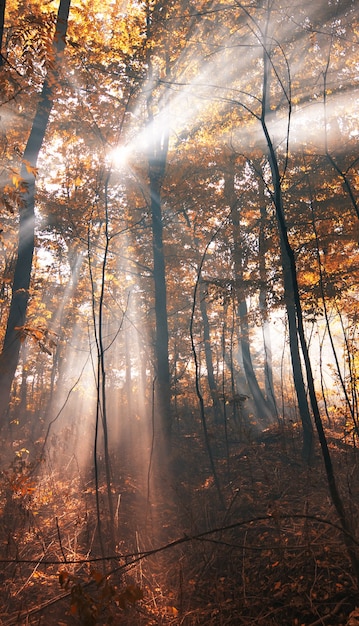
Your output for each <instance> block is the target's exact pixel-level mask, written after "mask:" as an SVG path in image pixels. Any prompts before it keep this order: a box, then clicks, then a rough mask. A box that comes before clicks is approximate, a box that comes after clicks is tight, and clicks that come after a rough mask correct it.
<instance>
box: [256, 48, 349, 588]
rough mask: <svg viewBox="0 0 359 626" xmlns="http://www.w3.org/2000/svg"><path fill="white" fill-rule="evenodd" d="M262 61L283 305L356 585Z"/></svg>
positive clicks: (267, 61)
mask: <svg viewBox="0 0 359 626" xmlns="http://www.w3.org/2000/svg"><path fill="white" fill-rule="evenodd" d="M263 61H264V63H263V68H264V73H263V99H262V115H261V124H262V129H263V133H264V136H265V139H266V143H267V147H268V159H269V164H270V169H271V176H272V183H273V195H272V199H273V202H274V206H275V209H276V216H277V222H278V229H279V233H280V241H281V252H282V261H283V279H284V290H285V293H286V296H287V303H286V304H287V311H288V306H289V310H290V312H291V315H293V317H294V319H293V320H292V324H293V326H294V324H295V327H296V332H295V334H296V337H297V342H298V338H299V340H300V347H301V350H302V354H303V360H304V365H305V372H306V378H307V384H308V393H309V398H310V404H311V408H312V412H313V417H314V422H315V426H316V430H317V433H318V439H319V443H320V446H321V451H322V456H323V461H324V466H325V471H326V476H327V481H328V487H329V493H330V497H331V500H332V503H333V505H334V507H335V509H336V512H337V515H338V517H339V520H340V523H341V526H342V529H343V540H344V543H345V546H346V548H347V553H348V556H349V558H350V561H351V564H352V568H353V572H354V575H355V577H356V580H357V582H358V581H359V557H358V554H357V549H356V546H355V544H354V542H353V541H352V539H351V538H355V532H354V529H353V527H352V524H351V522H350V520H349V518H348V515H347V513H346V510H345V507H344V504H343V501H342V498H341V495H340V492H339V489H338V486H337V482H336V478H335V474H334V469H333V464H332V459H331V456H330V452H329V448H328V442H327V438H326V435H325V432H324V427H323V422H322V419H321V415H320V411H319V406H318V401H317V396H316V392H315V386H314V377H313V372H312V365H311V361H310V357H309V351H308V346H307V342H306V338H305V332H304V322H303V312H302V306H301V301H300V293H299V286H298V280H297V267H296V260H295V256H294V252H293V249H292V247H291V245H290V242H289V238H288V232H287V226H286V220H285V216H284V209H283V197H282V183H281V176H280V172H279V166H278V160H277V154H276V151H275V149H274V146H273V142H272V139H271V136H270V133H269V130H268V127H267V124H266V113H267V107H268V101H267V97H268V89H269V72H270V57H269V51H268V49H267V47H266V45H265V42H264V44H263ZM288 322H289V323H290V321H289V318H288ZM293 331H294V329H293ZM308 410H309V409H308ZM307 435H308V436H310V435H311V433H307ZM311 440H312V436H311ZM309 443H310V446H311V447H310V449H307V450H305V452H306V456H307V458H308V459H309V456H310V453H311V448H312V441H310V442H309Z"/></svg>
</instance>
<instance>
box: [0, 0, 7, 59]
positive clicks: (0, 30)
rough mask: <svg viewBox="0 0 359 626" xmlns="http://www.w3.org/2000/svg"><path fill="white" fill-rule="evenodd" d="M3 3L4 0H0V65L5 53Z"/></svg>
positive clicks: (4, 3)
mask: <svg viewBox="0 0 359 626" xmlns="http://www.w3.org/2000/svg"><path fill="white" fill-rule="evenodd" d="M5 5H6V0H0V67H1V66H2V65H4V63H5V55H4V52H3V38H4V23H5Z"/></svg>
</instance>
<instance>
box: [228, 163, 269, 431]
mask: <svg viewBox="0 0 359 626" xmlns="http://www.w3.org/2000/svg"><path fill="white" fill-rule="evenodd" d="M227 168H228V169H227V171H226V172H225V182H224V193H225V197H226V199H227V201H228V204H229V207H230V212H231V222H232V232H233V263H234V271H235V281H236V285H237V286H238V291H239V304H238V317H239V321H240V342H241V349H242V358H243V367H244V373H245V376H246V379H247V383H248V387H249V391H250V393H251V395H252V398H253V401H254V404H255V407H256V413H257V419H258V420H259V421H260V422H262V423H264V424H268V423H270V422H271V420H272V414H271V411H270V408H269V404H268V403H267V402H266V399H265V398H264V395H263V392H262V390H261V388H260V386H259V384H258V380H257V376H256V374H255V371H254V367H253V361H252V355H251V348H250V337H249V325H248V308H247V302H246V299H245V294H243V287H242V285H243V252H242V243H241V233H240V214H239V206H238V199H237V195H236V192H235V188H234V176H235V155H234V154H229V155H228V159H227Z"/></svg>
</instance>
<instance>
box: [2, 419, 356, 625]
mask: <svg viewBox="0 0 359 626" xmlns="http://www.w3.org/2000/svg"><path fill="white" fill-rule="evenodd" d="M228 435H229V440H228V439H227V444H225V443H218V442H219V440H220V438H218V437H216V430H215V429H213V430H212V433H210V438H211V442H212V451H213V455H214V464H215V468H216V473H217V476H216V480H215V479H214V477H213V471H212V470H211V464H210V463H209V460H208V454H207V453H206V450H205V447H204V445H203V441H202V438H201V437H200V436H198V435H196V434H195V432H192V433H191V432H187V433H186V434H183V433H182V434H181V436H179V435H175V443H174V446H173V449H174V450H175V452H172V453H171V455H170V459H169V461H168V463H167V465H166V467H164V466H161V467H157V468H156V467H155V465H156V464H154V467H153V472H154V474H156V473H157V474H158V476H157V478H159V480H158V481H151V483H148V484H145V483H146V481H145V480H142V481H141V480H140V479H139V478H138V477H137V478H136V477H134V476H136V472H135V470H134V468H135V467H136V464H137V463H138V462H139V458H138V457H136V450H133V449H132V450H130V451H129V450H127V451H126V450H123V451H118V453H117V456H114V458H113V462H112V473H113V476H114V479H113V483H112V485H113V501H114V520H115V527H114V528H112V530H111V528H110V527H109V525H108V523H106V507H107V499H106V486H105V483H103V484H102V482H101V484H100V485H99V489H98V502H97V505H98V509H99V510H100V512H101V516H102V517H101V516H100V521H101V519H102V521H101V527H100V533H99V532H98V531H99V521H98V515H97V509H96V488H95V481H94V476H93V472H92V473H91V472H89V474H88V476H87V478H86V480H85V479H84V478H83V475H82V474H81V472H78V473H77V475H76V473H75V475H71V476H70V471H69V469H68V466H66V464H65V463H64V464H63V470H62V472H61V473H60V472H58V471H57V473H56V472H55V471H53V472H52V473H51V472H50V471H49V467H48V466H46V471H41V472H39V470H38V469H37V474H36V475H35V473H34V472H33V469H31V466H30V465H27V464H26V463H25V462H24V461H23V459H22V457H21V455H20V456H19V457H17V460H16V461H15V462H14V463H12V464H11V465H10V466H9V467H8V468H5V469H4V470H3V472H2V474H1V499H0V563H1V564H0V583H1V594H0V625H1V626H12V625H15V624H23V625H25V624H29V625H30V624H33V625H34V624H37V625H43V626H47V625H49V626H52V625H54V626H55V625H58V626H65V625H69V626H71V625H72V624H73V625H76V624H80V625H81V624H82V625H85V626H95V625H97V624H99V625H104V624H119V625H123V626H145V625H146V626H151V625H156V624H159V625H161V624H163V625H165V624H176V625H183V626H195V625H198V624H201V625H206V626H211V625H213V626H214V625H216V626H217V625H218V626H225V625H231V624H232V625H242V624H243V625H257V626H277V625H287V626H301V625H306V626H309V625H310V626H314V625H325V626H334V625H337V624H342V625H346V626H359V609H358V608H357V607H359V592H358V588H357V584H356V580H355V576H354V575H353V573H352V570H351V565H350V561H349V559H348V556H347V552H346V548H345V544H344V541H343V535H342V533H341V531H340V526H339V522H338V518H337V515H336V513H335V511H334V509H333V506H332V504H331V501H330V498H329V494H328V487H327V481H326V476H325V471H324V468H323V461H322V459H321V455H320V451H319V448H318V450H316V454H315V458H314V459H313V462H312V464H311V466H310V467H308V466H307V465H305V464H304V463H303V462H302V459H301V442H300V435H299V432H298V431H297V429H295V428H293V427H291V428H286V429H279V428H278V427H275V428H272V429H270V430H267V431H265V432H263V433H262V435H261V436H260V437H257V438H256V439H255V440H252V441H236V440H235V437H234V433H228ZM329 442H330V451H331V454H332V458H333V464H334V468H335V472H336V476H337V480H338V484H339V487H340V490H341V494H342V497H343V500H344V503H345V507H346V511H347V514H348V519H349V520H350V523H351V524H352V525H353V528H354V531H357V530H358V529H357V525H358V524H357V520H359V516H358V509H359V497H358V495H359V472H358V468H359V465H358V461H359V452H358V451H357V449H356V448H354V447H353V446H351V445H349V444H348V443H346V442H344V441H343V440H342V439H341V438H340V437H339V435H338V434H337V435H336V434H335V433H334V431H329ZM139 454H140V451H139V452H138V455H139ZM132 470H133V472H132ZM156 485H157V486H156ZM116 494H118V495H116ZM119 494H121V495H119ZM113 534H115V535H116V546H115V547H114V549H113V550H112V549H111V548H110V547H109V546H110V545H111V541H110V537H111V536H113ZM99 536H101V538H102V545H101V541H99ZM104 556H105V559H103V557H104Z"/></svg>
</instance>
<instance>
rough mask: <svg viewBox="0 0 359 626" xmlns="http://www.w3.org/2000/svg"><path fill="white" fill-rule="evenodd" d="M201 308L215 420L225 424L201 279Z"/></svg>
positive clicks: (204, 292)
mask: <svg viewBox="0 0 359 626" xmlns="http://www.w3.org/2000/svg"><path fill="white" fill-rule="evenodd" d="M199 303H200V304H199V306H200V310H201V315H202V321H203V339H204V354H205V357H206V368H207V380H208V386H209V390H210V394H211V398H212V404H213V410H214V420H215V422H216V423H217V424H218V423H223V417H224V414H223V410H222V406H221V403H220V400H219V393H218V386H217V383H216V379H215V377H214V369H213V358H212V348H211V334H210V330H209V320H208V313H207V302H206V288H205V284H204V282H203V280H202V279H201V278H200V279H199Z"/></svg>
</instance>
